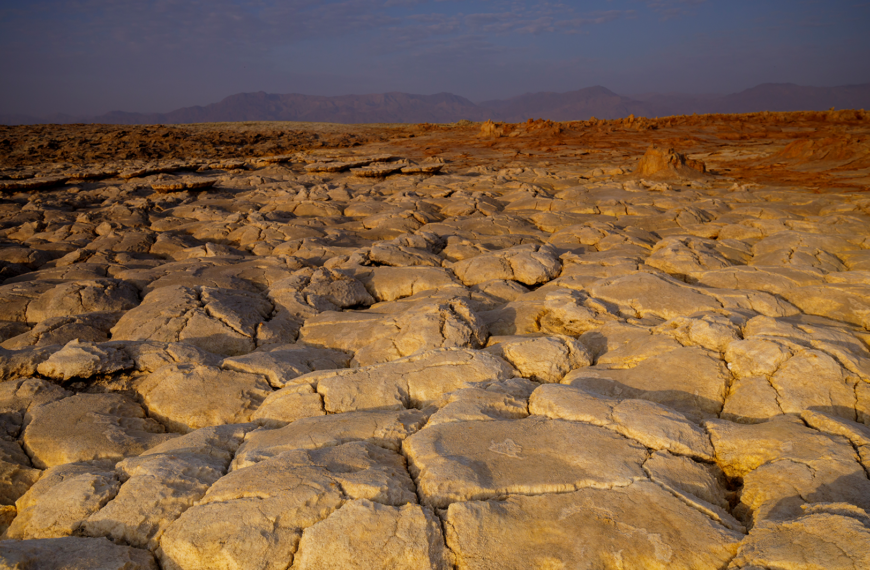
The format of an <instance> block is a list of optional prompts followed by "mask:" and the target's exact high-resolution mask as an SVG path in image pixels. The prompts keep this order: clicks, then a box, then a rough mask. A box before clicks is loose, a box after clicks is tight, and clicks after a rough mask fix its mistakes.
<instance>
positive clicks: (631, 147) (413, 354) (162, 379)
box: [0, 111, 870, 570]
mask: <svg viewBox="0 0 870 570" xmlns="http://www.w3.org/2000/svg"><path fill="white" fill-rule="evenodd" d="M868 190H870V116H868V115H867V114H866V113H864V112H863V111H858V112H855V111H830V112H823V113H791V114H777V113H761V114H755V115H727V116H691V117H669V118H662V119H643V118H638V119H634V118H630V119H626V120H616V121H601V120H590V121H583V122H572V123H552V122H549V121H541V120H537V121H529V122H527V123H521V124H516V125H505V124H494V123H485V124H480V123H477V124H472V123H468V122H460V123H457V124H453V125H428V124H423V125H357V126H354V125H351V126H346V125H345V126H343V125H325V124H314V123H236V124H211V125H186V126H146V127H139V126H129V127H122V126H97V125H67V126H59V125H47V126H36V127H0V381H2V382H0V530H2V532H3V533H4V534H3V537H2V541H0V568H15V569H40V570H46V569H48V570H60V569H73V568H75V569H78V568H101V569H112V570H120V569H125V570H136V569H157V568H162V569H164V570H181V569H183V570H194V569H202V570H207V569H208V570H216V569H227V570H231V569H233V570H254V569H264V570H265V569H270V570H273V569H274V570H287V569H292V570H303V569H305V570H315V569H317V570H323V569H333V568H334V569H360V570H371V569H379V568H383V569H389V570H393V569H412V570H416V569H429V568H432V569H439V570H440V569H452V568H456V569H462V570H465V569H481V570H483V569H492V570H496V569H499V570H500V569H523V570H527V569H537V570H559V569H566V570H567V569H590V570H592V569H612V570H631V569H648V568H661V569H681V568H685V569H694V570H697V569H729V570H737V569H742V570H750V569H754V570H758V569H770V570H792V569H853V570H860V569H866V568H870V478H868V471H870V191H868Z"/></svg>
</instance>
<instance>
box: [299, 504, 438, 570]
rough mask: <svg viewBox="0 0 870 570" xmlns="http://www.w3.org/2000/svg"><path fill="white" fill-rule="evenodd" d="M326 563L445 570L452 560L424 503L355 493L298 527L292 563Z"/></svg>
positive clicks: (308, 566) (303, 566) (305, 566)
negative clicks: (385, 501)
mask: <svg viewBox="0 0 870 570" xmlns="http://www.w3.org/2000/svg"><path fill="white" fill-rule="evenodd" d="M330 568H335V569H342V570H343V569H354V568H358V569H360V570H370V569H371V570H375V569H377V568H383V569H384V570H387V569H389V570H393V569H395V570H405V569H406V570H418V569H422V568H431V569H432V570H447V569H449V568H453V564H452V555H451V553H450V551H449V550H447V548H446V547H445V545H444V537H443V536H442V533H441V523H440V521H439V520H438V518H437V517H436V516H435V514H434V513H433V512H432V510H431V509H430V508H428V507H420V506H419V505H405V506H402V507H390V506H386V505H380V504H378V503H373V502H371V501H367V500H365V499H361V500H358V501H351V502H349V503H345V504H344V505H343V506H342V507H341V508H340V509H338V510H337V511H335V512H334V513H332V514H331V515H330V516H329V517H327V518H326V520H323V521H321V522H319V523H317V524H315V525H313V526H311V527H308V528H307V529H305V531H304V532H303V533H302V540H301V541H300V542H299V554H298V555H297V556H296V559H295V561H294V563H293V569H294V570H314V569H318V570H319V569H323V570H328V569H330Z"/></svg>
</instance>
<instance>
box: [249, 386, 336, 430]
mask: <svg viewBox="0 0 870 570" xmlns="http://www.w3.org/2000/svg"><path fill="white" fill-rule="evenodd" d="M324 415H326V411H325V410H324V409H323V397H322V396H321V395H320V394H318V393H317V392H315V391H314V388H312V387H311V385H309V384H291V385H289V386H285V387H284V388H282V389H281V390H277V391H275V392H272V393H271V394H269V395H268V396H266V399H265V400H263V403H262V404H261V405H260V407H259V408H257V411H256V412H254V413H253V414H251V421H254V422H257V423H259V424H260V425H263V426H266V427H282V426H285V425H287V424H289V423H291V422H295V421H296V420H301V419H302V418H313V417H315V416H324Z"/></svg>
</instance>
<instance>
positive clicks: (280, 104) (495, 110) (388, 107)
mask: <svg viewBox="0 0 870 570" xmlns="http://www.w3.org/2000/svg"><path fill="white" fill-rule="evenodd" d="M831 107H836V108H838V109H864V108H870V83H868V84H862V85H846V86H840V87H807V86H801V85H794V84H791V83H766V84H763V85H758V86H756V87H753V88H751V89H747V90H745V91H741V92H739V93H733V94H730V95H722V96H715V95H698V96H694V95H684V94H655V93H652V94H645V95H643V96H640V97H636V98H632V97H626V96H623V95H619V94H617V93H614V92H613V91H610V90H609V89H606V88H604V87H600V86H597V87H589V88H586V89H580V90H578V91H569V92H567V93H549V92H539V93H527V94H525V95H520V96H518V97H513V98H511V99H504V100H494V101H483V102H481V103H476V104H475V103H473V102H471V101H469V100H468V99H466V98H464V97H460V96H458V95H453V94H451V93H438V94H435V95H412V94H408V93H398V92H392V93H380V94H371V95H342V96H338V97H323V96H314V95H301V94H298V93H291V94H285V95H279V94H271V93H264V92H262V91H261V92H257V93H239V94H237V95H231V96H229V97H227V98H226V99H223V100H222V101H219V102H217V103H212V104H210V105H206V106H203V107H200V106H196V107H185V108H182V109H177V110H175V111H171V112H169V113H127V112H122V111H113V112H111V113H106V114H104V115H100V116H97V117H69V116H66V115H53V116H47V117H41V118H39V117H31V116H24V115H2V114H0V124H34V123H43V122H55V123H77V122H91V123H105V124H124V125H134V124H140V125H141V124H181V123H218V122H235V121H311V122H325V123H356V124H359V123H452V122H455V121H459V120H462V119H467V120H471V121H483V120H486V119H493V120H496V121H509V122H518V121H524V120H526V119H529V118H542V119H551V120H554V121H570V120H586V119H589V118H590V117H593V116H594V117H598V118H601V119H616V118H620V117H626V116H628V115H631V114H633V115H636V116H645V117H663V116H668V115H688V114H692V113H752V112H759V111H821V110H825V109H829V108H831Z"/></svg>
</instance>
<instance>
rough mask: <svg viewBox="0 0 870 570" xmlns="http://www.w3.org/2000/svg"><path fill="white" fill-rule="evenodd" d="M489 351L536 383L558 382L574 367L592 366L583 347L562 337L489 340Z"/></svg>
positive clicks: (573, 340) (571, 339)
mask: <svg viewBox="0 0 870 570" xmlns="http://www.w3.org/2000/svg"><path fill="white" fill-rule="evenodd" d="M488 344H489V347H488V348H487V351H488V352H491V353H492V354H496V355H498V356H500V357H502V358H504V359H505V360H507V361H508V362H510V363H511V364H512V365H513V366H514V368H516V369H517V370H519V372H520V375H521V376H523V377H525V378H529V379H530V380H535V381H536V382H559V381H560V380H562V378H564V377H565V375H566V374H567V373H568V372H570V371H572V370H574V369H575V368H582V367H584V366H589V365H590V364H592V357H591V356H590V354H589V351H588V350H586V347H585V346H584V345H583V344H581V343H580V342H579V341H577V340H576V339H573V338H571V337H568V336H565V335H558V336H544V337H533V338H528V337H490V339H489V343H488Z"/></svg>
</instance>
